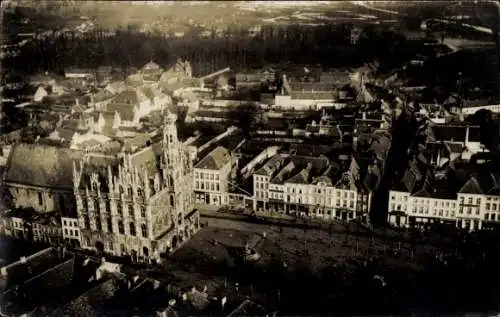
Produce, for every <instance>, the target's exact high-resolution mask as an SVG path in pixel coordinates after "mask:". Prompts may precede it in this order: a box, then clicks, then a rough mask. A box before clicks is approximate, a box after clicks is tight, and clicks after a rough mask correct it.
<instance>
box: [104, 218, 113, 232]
mask: <svg viewBox="0 0 500 317" xmlns="http://www.w3.org/2000/svg"><path fill="white" fill-rule="evenodd" d="M106 224H107V227H108V232H113V222H112V221H111V218H107V219H106Z"/></svg>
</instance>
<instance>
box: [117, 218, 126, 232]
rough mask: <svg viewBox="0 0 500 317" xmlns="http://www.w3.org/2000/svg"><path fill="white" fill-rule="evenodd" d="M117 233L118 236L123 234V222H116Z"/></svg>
mask: <svg viewBox="0 0 500 317" xmlns="http://www.w3.org/2000/svg"><path fill="white" fill-rule="evenodd" d="M118 232H119V233H120V234H125V227H124V226H123V222H122V221H118Z"/></svg>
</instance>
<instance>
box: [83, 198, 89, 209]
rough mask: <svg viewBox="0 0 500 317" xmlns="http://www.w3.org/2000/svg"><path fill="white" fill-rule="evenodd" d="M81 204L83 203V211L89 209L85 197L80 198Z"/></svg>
mask: <svg viewBox="0 0 500 317" xmlns="http://www.w3.org/2000/svg"><path fill="white" fill-rule="evenodd" d="M82 205H83V209H84V210H85V211H87V210H89V204H88V201H87V198H85V197H84V198H82Z"/></svg>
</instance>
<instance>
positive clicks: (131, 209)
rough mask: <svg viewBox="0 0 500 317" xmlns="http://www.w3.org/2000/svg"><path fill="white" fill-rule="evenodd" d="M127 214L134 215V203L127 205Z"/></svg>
mask: <svg viewBox="0 0 500 317" xmlns="http://www.w3.org/2000/svg"><path fill="white" fill-rule="evenodd" d="M128 215H129V216H131V217H133V216H134V205H132V204H130V205H128Z"/></svg>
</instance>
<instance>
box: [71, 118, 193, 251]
mask: <svg viewBox="0 0 500 317" xmlns="http://www.w3.org/2000/svg"><path fill="white" fill-rule="evenodd" d="M175 122H176V116H175V115H173V114H171V113H169V114H168V115H167V116H166V117H165V123H164V127H163V140H162V142H161V143H160V146H153V145H151V146H148V147H146V148H144V149H142V150H140V151H138V152H135V153H127V154H125V155H124V156H123V157H121V158H118V159H110V160H108V161H107V162H104V163H103V164H101V165H100V166H97V165H98V164H94V163H92V162H90V160H87V162H85V160H82V161H81V162H80V164H79V165H80V166H79V167H77V165H75V166H74V192H75V197H76V201H77V214H78V222H79V227H80V235H81V241H82V247H83V248H84V249H93V250H96V251H98V252H101V253H109V254H113V255H130V256H131V257H132V259H133V260H138V261H141V260H143V261H149V260H154V261H158V260H160V258H161V256H162V255H164V254H168V253H169V252H172V251H173V250H175V249H176V248H178V247H179V245H180V244H181V243H182V242H185V241H186V240H187V239H189V238H190V237H191V236H192V235H193V234H195V233H196V232H197V231H198V230H199V228H200V224H199V213H198V211H196V210H195V209H194V191H193V188H192V186H193V183H194V177H193V165H192V160H191V159H190V156H189V152H188V149H187V147H185V146H184V145H183V144H182V143H181V142H179V140H178V138H177V128H176V126H175Z"/></svg>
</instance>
